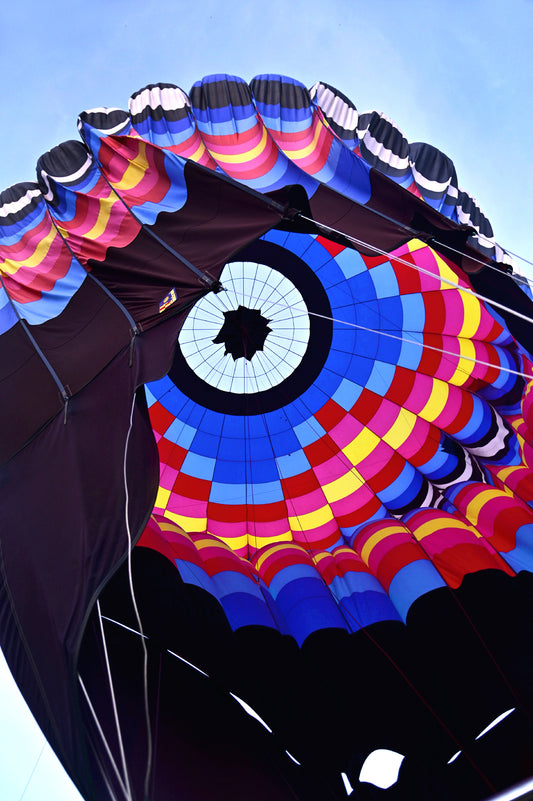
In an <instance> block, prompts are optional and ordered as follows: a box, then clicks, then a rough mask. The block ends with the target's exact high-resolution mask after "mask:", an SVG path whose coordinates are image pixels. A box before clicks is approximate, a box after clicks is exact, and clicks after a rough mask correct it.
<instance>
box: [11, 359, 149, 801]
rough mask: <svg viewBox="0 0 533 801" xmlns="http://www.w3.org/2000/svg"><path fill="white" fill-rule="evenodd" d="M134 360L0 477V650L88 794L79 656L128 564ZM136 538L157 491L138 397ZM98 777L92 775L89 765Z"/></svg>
mask: <svg viewBox="0 0 533 801" xmlns="http://www.w3.org/2000/svg"><path fill="white" fill-rule="evenodd" d="M142 362H143V358H142V352H141V353H140V354H139V357H137V354H136V358H135V359H134V365H133V367H130V366H129V348H126V349H125V351H123V352H122V353H121V354H120V355H119V356H118V357H117V358H116V359H115V360H114V362H113V363H112V364H111V365H110V366H109V367H108V368H107V369H106V370H104V371H103V372H102V373H101V374H100V375H99V376H98V377H97V378H96V379H95V380H94V381H92V382H91V383H90V384H89V385H88V386H87V387H86V388H85V389H84V390H82V391H81V392H80V393H79V394H78V395H76V396H75V397H74V398H73V399H72V400H71V401H70V403H69V408H68V415H67V418H66V423H65V422H64V420H63V415H62V414H60V415H59V416H57V417H56V418H55V419H54V420H53V421H52V422H51V423H50V424H49V425H48V426H46V427H45V428H44V429H43V431H42V432H41V433H40V435H39V436H38V437H36V438H35V439H34V440H33V441H32V442H31V443H30V444H29V445H27V446H26V448H24V449H23V450H22V451H20V452H19V453H18V454H17V455H16V456H15V457H13V459H11V460H10V461H9V462H7V463H6V464H5V465H4V466H3V467H2V470H1V474H0V476H1V479H0V506H1V508H2V578H3V581H2V583H1V584H0V609H1V612H0V616H1V618H2V619H3V620H4V621H5V620H9V621H10V625H9V626H7V627H5V626H3V627H2V630H1V632H0V640H1V645H2V650H3V651H4V654H5V656H6V659H7V661H8V664H9V666H10V668H11V671H12V672H13V675H14V677H15V679H16V681H17V682H18V683H19V686H20V687H21V689H22V691H23V693H24V695H25V698H26V700H27V702H28V704H29V706H30V708H31V709H32V711H33V712H34V714H35V716H36V718H37V720H38V723H39V725H40V726H41V727H42V729H43V731H44V733H45V736H46V737H47V738H48V739H49V740H50V742H51V744H52V746H53V747H54V749H55V750H56V752H57V753H58V755H59V756H60V758H61V759H62V761H63V762H64V764H65V765H66V767H67V769H68V770H69V771H70V772H71V775H72V776H73V778H74V779H75V781H77V783H78V785H79V786H80V785H81V787H82V791H84V792H85V790H86V789H87V788H86V784H85V782H86V772H85V771H86V768H85V763H86V754H85V753H84V752H85V747H84V735H83V732H82V731H81V728H80V726H79V719H78V715H79V708H78V687H77V686H76V669H75V662H76V654H77V649H78V643H79V639H80V636H81V632H82V630H83V625H84V621H85V618H86V616H87V614H88V610H89V605H90V603H91V601H92V599H93V598H94V596H95V594H96V593H97V592H98V590H99V588H100V585H101V584H102V583H103V582H104V580H105V578H106V577H107V576H108V575H109V574H110V572H111V571H112V570H114V568H115V566H116V565H117V563H119V561H120V560H121V559H123V558H124V557H125V554H126V552H127V547H128V540H127V536H126V529H125V509H126V498H125V488H124V479H123V461H124V454H125V448H126V437H127V432H128V425H129V420H130V410H131V404H132V400H133V397H134V393H135V388H136V387H137V386H138V385H139V383H141V381H140V378H141V375H140V369H141V367H142ZM127 476H128V491H129V497H128V507H127V508H128V518H129V525H130V529H131V534H132V537H133V538H134V539H135V538H136V537H137V536H138V535H139V534H140V533H141V530H142V528H143V527H144V525H145V522H146V519H147V516H148V514H149V513H150V511H151V508H152V505H153V502H154V499H155V493H156V489H157V483H158V457H157V449H156V445H155V441H154V437H153V433H152V430H151V426H150V422H149V418H148V412H147V408H146V404H145V402H144V394H143V391H141V393H140V394H138V397H137V399H136V401H135V408H134V414H133V427H132V431H131V435H130V439H129V445H128V456H127ZM93 767H94V766H93Z"/></svg>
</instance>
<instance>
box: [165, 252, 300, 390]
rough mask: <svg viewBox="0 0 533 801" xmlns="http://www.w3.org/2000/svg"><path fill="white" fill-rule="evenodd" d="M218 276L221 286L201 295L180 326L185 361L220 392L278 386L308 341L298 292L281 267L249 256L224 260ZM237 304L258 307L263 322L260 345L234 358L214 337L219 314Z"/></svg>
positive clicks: (220, 320) (221, 320)
mask: <svg viewBox="0 0 533 801" xmlns="http://www.w3.org/2000/svg"><path fill="white" fill-rule="evenodd" d="M220 281H221V283H222V286H223V290H222V291H221V292H220V293H218V294H217V295H213V294H210V295H206V296H205V297H203V298H201V299H200V300H199V301H198V302H197V303H196V305H195V306H194V308H193V309H192V310H191V312H190V314H189V316H188V317H187V320H186V321H185V324H184V326H183V328H182V330H181V333H180V336H179V339H178V344H179V347H180V348H181V352H182V354H183V356H184V358H185V361H186V362H187V364H188V365H189V367H190V368H191V369H192V370H193V371H194V372H195V373H196V375H197V376H198V377H199V378H200V379H202V381H205V382H206V383H207V384H209V385H210V386H212V387H215V388H216V389H219V390H221V391H222V392H233V393H238V394H239V393H240V394H251V393H256V392H261V391H263V390H265V389H270V388H271V387H275V386H277V384H280V383H281V382H282V381H283V380H284V379H285V378H287V377H288V376H289V375H290V374H291V373H292V372H293V371H294V369H295V368H296V367H297V366H298V365H299V364H300V362H301V361H302V357H303V355H304V353H305V351H306V349H307V345H308V343H309V314H308V311H307V307H306V305H305V303H304V300H303V298H302V296H301V294H300V292H299V291H298V289H297V288H296V287H295V286H294V284H292V283H291V281H290V280H289V279H288V278H285V276H284V275H283V274H282V273H280V272H278V271H277V270H273V269H272V268H271V267H268V266H267V265H266V264H256V263H252V262H232V263H230V264H228V265H226V267H225V268H224V270H223V271H222V275H221V277H220ZM239 307H243V308H247V309H254V310H258V311H259V312H260V313H261V315H262V316H263V317H266V323H267V324H268V329H269V330H268V333H267V335H266V339H265V343H264V347H262V349H261V350H258V351H257V352H256V353H254V354H253V356H252V357H251V358H250V359H248V358H241V359H234V358H232V356H231V354H230V353H229V352H228V351H227V350H226V347H225V345H224V343H223V342H219V343H218V344H217V343H215V341H214V340H215V339H216V338H217V336H218V335H219V334H220V331H221V330H222V328H223V326H224V322H225V318H224V314H225V313H226V312H228V311H235V310H237V309H238V308H239ZM265 327H266V325H265Z"/></svg>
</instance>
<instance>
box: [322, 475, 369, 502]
mask: <svg viewBox="0 0 533 801" xmlns="http://www.w3.org/2000/svg"><path fill="white" fill-rule="evenodd" d="M363 484H364V481H363V479H362V478H361V476H360V475H359V474H358V473H357V472H356V471H355V470H351V471H350V472H348V473H346V474H345V475H344V476H341V477H340V478H337V479H335V481H331V482H330V483H329V484H324V485H323V487H322V492H323V493H324V495H325V497H326V500H327V502H328V503H335V501H340V500H341V499H343V498H348V497H349V496H350V495H352V494H353V493H354V492H355V491H356V490H358V489H359V488H360V487H361V486H362V485H363Z"/></svg>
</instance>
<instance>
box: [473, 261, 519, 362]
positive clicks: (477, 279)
mask: <svg viewBox="0 0 533 801" xmlns="http://www.w3.org/2000/svg"><path fill="white" fill-rule="evenodd" d="M470 280H471V283H472V286H473V287H474V289H475V291H476V292H479V294H480V295H484V296H485V297H487V298H489V299H490V300H495V301H496V302H497V303H502V304H503V305H504V306H508V307H509V308H510V309H512V310H513V311H516V312H519V313H520V314H524V315H526V317H528V318H529V320H531V322H528V321H527V320H523V319H521V318H519V317H516V315H514V314H512V313H511V312H507V311H504V310H503V309H499V308H497V307H496V308H495V311H496V313H497V314H500V315H501V316H502V317H503V318H504V320H505V322H506V323H507V327H508V328H509V331H510V332H511V334H512V335H513V336H514V338H515V339H516V340H518V342H520V344H521V345H523V347H524V348H525V349H526V350H527V351H528V352H529V353H532V354H533V302H532V301H531V299H530V298H529V297H528V296H527V295H526V294H525V292H523V291H522V290H521V289H520V287H519V286H518V285H517V284H516V283H515V281H514V280H513V279H512V277H511V276H510V275H507V273H504V272H500V271H499V270H489V269H484V270H482V271H481V272H479V273H478V274H477V275H472V276H471V277H470Z"/></svg>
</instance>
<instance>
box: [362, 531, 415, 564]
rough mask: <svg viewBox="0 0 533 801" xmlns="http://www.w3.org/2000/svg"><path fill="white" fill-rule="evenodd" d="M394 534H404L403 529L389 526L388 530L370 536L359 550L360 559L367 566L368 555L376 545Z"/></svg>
mask: <svg viewBox="0 0 533 801" xmlns="http://www.w3.org/2000/svg"><path fill="white" fill-rule="evenodd" d="M394 534H405V529H404V528H403V526H401V525H398V526H391V527H390V528H386V529H385V531H382V530H380V531H376V532H375V534H372V536H371V537H369V538H368V539H367V541H366V542H365V544H364V545H363V547H362V548H361V551H360V555H361V559H362V560H363V561H364V562H365V563H366V564H368V561H369V558H370V554H371V552H372V550H373V549H374V548H375V547H376V545H379V543H380V542H383V540H386V539H387V537H391V536H393V535H394Z"/></svg>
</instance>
